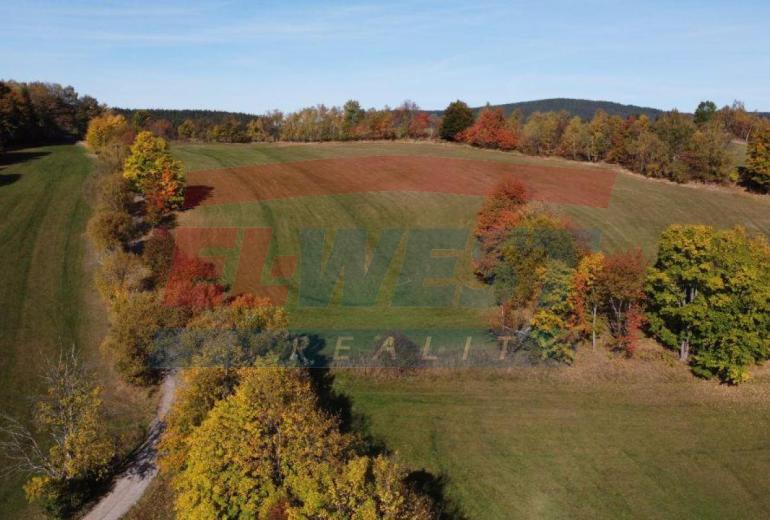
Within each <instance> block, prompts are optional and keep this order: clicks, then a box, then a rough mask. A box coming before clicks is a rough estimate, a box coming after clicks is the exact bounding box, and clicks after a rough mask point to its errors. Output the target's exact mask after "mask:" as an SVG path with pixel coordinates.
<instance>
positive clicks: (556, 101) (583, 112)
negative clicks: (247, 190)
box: [115, 98, 770, 126]
mask: <svg viewBox="0 0 770 520" xmlns="http://www.w3.org/2000/svg"><path fill="white" fill-rule="evenodd" d="M490 106H491V107H492V108H502V109H503V112H505V115H506V116H508V115H510V114H511V112H513V111H514V110H516V109H519V110H521V112H522V114H523V115H524V117H525V118H526V117H528V116H529V115H530V114H532V113H533V112H551V111H553V112H558V111H560V110H565V111H567V112H569V113H570V114H572V115H575V116H580V117H581V118H582V119H584V120H590V119H591V118H593V117H594V114H595V113H596V111H597V110H604V111H605V112H607V113H608V114H610V115H617V116H620V117H623V118H626V117H629V116H635V115H641V114H645V115H646V116H647V117H649V118H650V119H653V120H654V119H655V118H656V117H658V116H660V115H661V114H664V113H665V112H666V110H661V109H659V108H652V107H642V106H638V105H624V104H622V103H615V102H613V101H594V100H590V99H573V98H549V99H536V100H533V101H519V102H516V103H505V104H501V105H490ZM482 108H485V107H475V108H473V111H474V112H475V113H478V112H479V111H481V109H482ZM115 110H116V111H117V112H119V113H121V114H123V115H124V116H126V117H127V118H129V119H130V118H131V117H132V116H133V115H134V113H136V112H143V113H145V114H146V115H149V116H151V117H153V118H158V119H161V118H162V119H168V120H169V121H171V122H172V123H173V124H174V126H179V125H180V124H181V123H182V121H184V120H185V119H188V118H189V119H199V120H205V121H207V122H209V123H211V124H219V123H222V122H223V121H225V120H226V119H229V118H235V119H237V120H238V121H240V122H242V123H247V122H248V121H250V120H252V119H254V118H255V117H258V116H257V115H256V114H250V113H247V112H227V111H224V110H205V109H186V110H185V109H182V110H179V109H162V108H149V109H136V108H116V109H115ZM426 112H428V113H429V114H433V115H436V116H441V115H442V114H443V113H444V111H443V110H427V111H426ZM754 114H756V115H758V116H760V117H765V118H769V119H770V112H754Z"/></svg>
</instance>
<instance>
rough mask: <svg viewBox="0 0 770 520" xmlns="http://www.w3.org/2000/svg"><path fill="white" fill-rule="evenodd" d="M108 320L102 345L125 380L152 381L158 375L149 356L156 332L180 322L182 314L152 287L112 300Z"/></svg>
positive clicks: (143, 382) (176, 326)
mask: <svg viewBox="0 0 770 520" xmlns="http://www.w3.org/2000/svg"><path fill="white" fill-rule="evenodd" d="M110 322H111V325H112V327H111V328H110V332H109V334H108V335H107V337H106V338H105V339H104V342H103V343H102V349H103V350H104V351H105V353H106V354H107V355H108V356H109V357H110V359H112V360H114V362H115V366H116V368H117V370H118V372H119V373H120V374H121V375H122V376H123V377H124V378H125V379H126V380H127V381H129V382H130V383H134V384H140V385H143V384H148V383H152V382H153V381H154V380H155V378H156V376H157V373H156V371H155V367H154V366H153V363H152V360H153V355H154V354H155V353H156V350H157V349H158V348H159V344H158V342H157V340H158V339H159V337H158V334H159V333H161V332H163V331H164V330H173V329H176V328H178V327H180V326H182V325H183V324H184V319H183V316H180V314H179V313H177V312H175V309H171V308H169V307H167V306H165V305H164V304H163V300H162V297H161V296H160V295H159V294H157V293H156V292H154V291H143V292H136V293H134V292H129V293H127V294H126V295H125V296H124V297H121V298H116V299H115V301H114V302H113V305H112V308H111V312H110Z"/></svg>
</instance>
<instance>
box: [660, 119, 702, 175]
mask: <svg viewBox="0 0 770 520" xmlns="http://www.w3.org/2000/svg"><path fill="white" fill-rule="evenodd" d="M653 131H654V132H655V134H656V135H657V136H658V137H659V138H660V140H661V141H662V142H663V143H664V144H665V145H666V156H667V163H668V169H667V170H668V171H667V172H666V173H665V176H666V177H668V178H669V179H671V180H673V181H676V182H685V181H687V180H688V179H689V177H690V171H689V169H688V167H687V165H686V164H685V162H683V161H682V158H683V155H684V154H685V153H686V152H687V151H688V149H689V147H690V142H691V140H692V136H693V134H694V133H695V131H696V127H695V123H693V121H692V119H691V118H690V117H689V116H687V115H685V114H681V113H679V112H677V111H676V110H672V111H671V112H668V113H666V114H664V115H662V116H661V117H659V118H658V119H657V120H656V121H655V124H654V125H653Z"/></svg>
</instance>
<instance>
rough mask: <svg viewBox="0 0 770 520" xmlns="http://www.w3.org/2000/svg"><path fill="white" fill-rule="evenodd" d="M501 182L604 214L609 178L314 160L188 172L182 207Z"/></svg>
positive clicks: (417, 162) (446, 162)
mask: <svg viewBox="0 0 770 520" xmlns="http://www.w3.org/2000/svg"><path fill="white" fill-rule="evenodd" d="M506 177H510V178H513V179H516V180H518V181H520V182H521V183H523V184H524V186H526V187H527V189H528V190H529V192H530V195H531V196H532V198H533V199H535V200H541V201H548V202H554V203H559V204H578V205H583V206H593V207H607V205H608V203H609V200H610V196H611V194H612V187H613V186H614V184H615V177H616V173H615V172H614V171H612V170H609V169H606V168H591V167H575V168H565V167H555V166H554V167H551V166H532V165H521V164H506V163H501V162H496V161H475V160H468V159H449V158H438V157H415V156H395V157H393V156H389V157H380V156H374V157H363V158H361V157H356V158H343V159H320V160H311V161H301V162H293V163H286V164H269V165H259V166H241V167H237V168H223V169H216V170H202V171H194V172H191V173H189V174H188V185H189V189H188V192H189V193H188V197H187V200H186V206H187V207H193V206H196V205H213V204H228V203H237V202H251V201H259V200H271V199H287V198H294V197H304V196H313V195H333V194H344V193H364V192H393V191H397V192H398V191H400V192H433V193H452V194H459V195H486V194H487V193H489V191H490V190H491V189H492V188H493V187H494V186H495V185H496V184H497V183H498V182H499V181H500V180H501V179H502V178H506Z"/></svg>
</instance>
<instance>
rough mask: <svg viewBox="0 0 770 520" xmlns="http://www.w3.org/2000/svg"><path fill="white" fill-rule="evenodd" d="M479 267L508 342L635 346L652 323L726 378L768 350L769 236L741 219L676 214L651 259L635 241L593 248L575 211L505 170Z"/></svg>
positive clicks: (700, 368)
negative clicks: (570, 216) (539, 197)
mask: <svg viewBox="0 0 770 520" xmlns="http://www.w3.org/2000/svg"><path fill="white" fill-rule="evenodd" d="M475 234H476V237H477V239H478V242H479V250H480V253H481V254H480V257H479V259H478V262H477V265H476V272H477V275H478V276H479V277H480V278H481V279H482V280H484V281H485V282H487V283H489V284H490V285H492V287H493V288H494V292H495V296H496V298H497V302H498V304H499V313H498V314H497V316H496V317H495V319H494V322H493V323H492V328H493V329H494V330H496V331H497V334H498V335H500V336H506V337H510V338H512V339H513V341H510V342H509V344H508V345H509V348H510V349H511V350H513V351H522V352H526V353H528V354H529V355H531V356H534V357H535V358H537V359H540V360H546V361H551V362H559V363H572V362H573V361H574V358H575V354H576V350H577V348H578V346H579V345H580V344H582V343H584V342H590V343H591V345H592V346H593V348H596V346H597V344H598V343H599V342H600V340H601V338H604V340H603V342H604V343H605V344H606V345H607V346H608V347H609V348H610V349H612V350H614V351H618V352H622V353H623V354H624V355H627V356H632V355H633V354H634V352H635V350H636V348H637V344H638V340H639V339H640V337H641V334H642V333H644V332H646V333H647V334H649V335H650V336H651V337H653V338H655V339H657V340H658V341H659V342H660V343H661V344H663V345H664V346H666V347H669V348H671V349H674V350H675V351H676V352H677V353H678V356H679V359H680V360H681V361H682V362H684V363H687V364H688V365H689V366H690V367H691V368H692V371H693V372H694V373H695V374H697V375H699V376H702V377H707V378H709V377H716V378H718V379H720V380H721V381H724V382H726V383H730V384H738V383H741V382H743V381H746V380H747V379H748V378H749V369H750V368H751V366H753V365H754V364H757V363H762V362H764V361H766V360H767V359H768V358H770V244H768V241H767V238H766V237H765V236H763V235H752V234H750V233H748V232H747V231H746V230H745V229H744V228H742V227H736V228H734V229H729V230H715V229H714V228H712V227H709V226H703V225H684V224H674V225H672V226H670V227H669V228H668V229H666V230H665V231H664V232H663V233H662V235H661V237H660V240H659V243H658V254H657V259H656V261H655V262H654V264H652V265H647V262H646V260H645V258H644V257H643V255H642V253H641V252H640V251H639V250H638V249H633V250H629V251H620V252H616V253H613V254H605V253H601V252H593V251H592V250H591V247H590V240H589V237H587V236H585V235H584V234H583V233H581V231H580V229H578V228H576V227H575V226H574V225H573V224H572V223H571V222H570V221H569V220H567V219H565V218H564V217H561V216H559V215H556V214H554V213H552V212H550V211H548V210H547V209H545V208H543V207H542V206H539V205H536V204H533V203H532V202H530V200H529V198H528V196H527V193H526V190H525V189H524V187H523V186H522V185H521V184H519V183H516V182H513V181H505V182H503V183H502V184H501V185H500V186H498V187H497V189H496V190H495V191H494V192H493V193H492V194H491V195H490V196H489V197H488V198H487V200H486V201H485V203H484V205H483V207H482V209H481V211H480V213H479V216H478V220H477V225H476V230H475Z"/></svg>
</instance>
